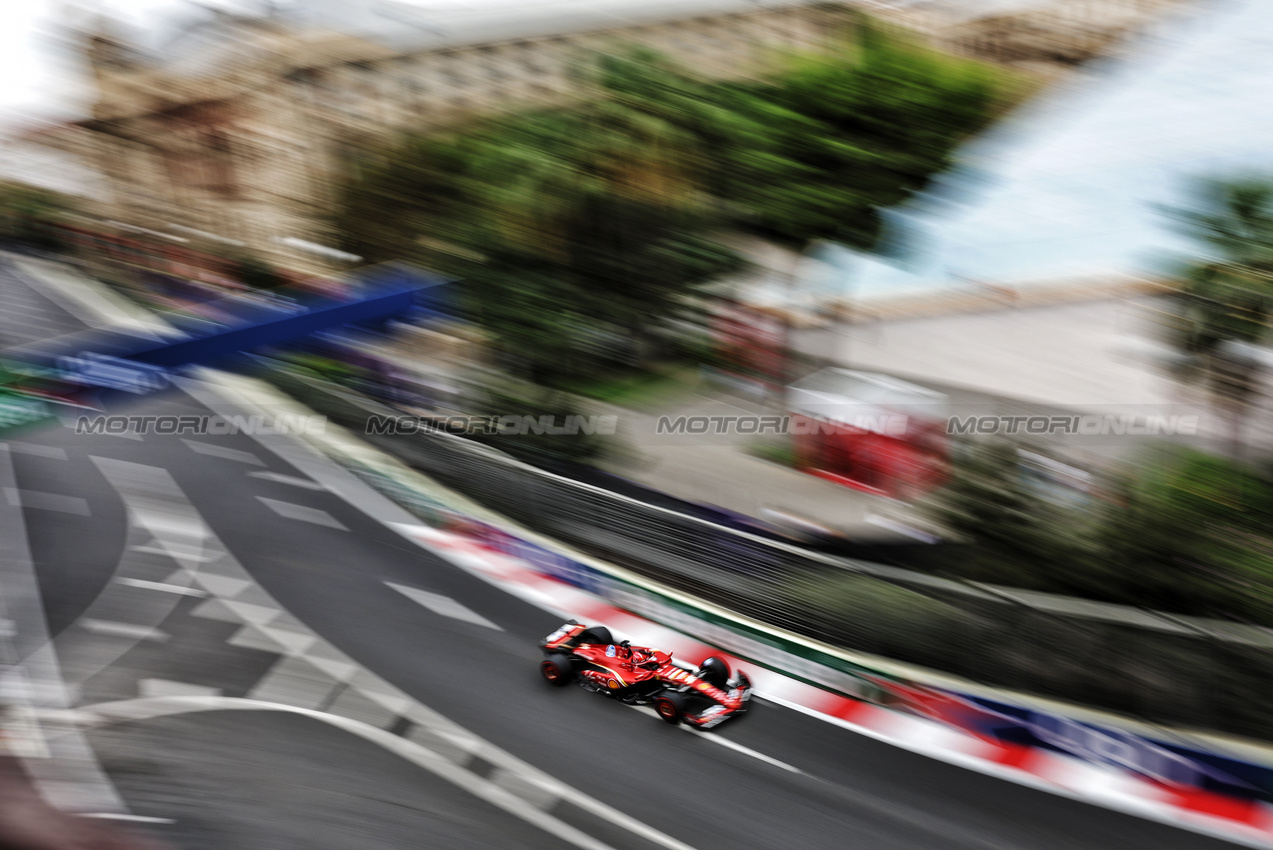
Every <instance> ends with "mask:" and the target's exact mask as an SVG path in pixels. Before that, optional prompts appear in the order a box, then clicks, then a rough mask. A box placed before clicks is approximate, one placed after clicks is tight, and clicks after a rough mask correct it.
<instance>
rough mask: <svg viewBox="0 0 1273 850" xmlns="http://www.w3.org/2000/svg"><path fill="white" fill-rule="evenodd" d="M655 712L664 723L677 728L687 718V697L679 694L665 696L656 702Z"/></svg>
mask: <svg viewBox="0 0 1273 850" xmlns="http://www.w3.org/2000/svg"><path fill="white" fill-rule="evenodd" d="M654 710H655V711H657V712H658V713H659V717H661V718H662V719H663V721H664V722H666V723H671V724H672V725H673V726H675V725H676V724H678V723H680V722H681V718H683V717H684V716H685V697H684V696H683V695H682V694H678V693H670V694H663V695H662V696H660V697H659V698H658V699H656V700H655V701H654Z"/></svg>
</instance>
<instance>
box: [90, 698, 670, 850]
mask: <svg viewBox="0 0 1273 850" xmlns="http://www.w3.org/2000/svg"><path fill="white" fill-rule="evenodd" d="M419 707H420V708H421V709H424V706H419ZM91 709H92V711H93V713H94V714H96V715H97V716H98V718H99V722H102V723H122V722H128V721H138V720H146V719H149V718H153V717H167V716H172V715H180V714H187V713H190V712H198V711H233V710H257V711H284V712H289V713H292V714H299V715H302V716H304V717H310V718H313V719H314V720H318V721H321V722H323V723H327V724H330V725H332V726H335V727H337V728H338V729H343V730H345V731H346V732H349V733H351V734H354V735H357V736H359V737H360V738H363V739H365V740H368V741H371V742H372V743H375V744H378V745H379V746H381V747H383V748H384V749H386V750H388V751H389V752H391V753H394V754H395V755H397V756H399V757H400V758H404V759H406V760H407V761H410V762H411V763H413V764H416V765H418V766H420V767H422V768H424V769H425V770H428V771H430V772H431V773H434V774H436V775H437V776H439V777H441V778H443V779H445V780H447V781H448V782H451V783H453V784H455V785H457V786H459V787H460V788H463V789H464V790H466V791H468V792H469V793H470V794H473V795H474V796H476V797H479V798H481V799H483V800H486V801H487V802H489V803H492V804H493V805H496V806H498V807H500V808H501V809H503V810H504V811H506V812H509V813H510V814H512V815H515V816H517V817H519V818H521V819H522V820H524V821H526V822H527V823H529V824H531V825H533V826H536V827H538V828H540V829H542V830H544V831H545V832H547V833H549V834H550V835H554V836H556V837H557V838H560V839H561V840H562V841H563V842H568V843H570V844H572V845H574V846H575V847H579V848H582V850H613V848H612V847H611V845H609V844H605V843H604V842H602V841H599V840H598V839H596V838H593V837H592V836H591V835H588V834H587V833H586V832H583V831H582V830H580V829H579V828H578V827H574V826H571V825H570V824H568V823H566V822H565V821H562V820H560V819H558V818H556V817H553V816H552V815H551V814H549V813H548V812H546V811H544V809H542V808H541V807H540V806H539V805H536V803H534V802H531V801H529V800H527V799H525V798H523V797H521V796H519V795H518V794H516V793H513V792H512V791H510V790H509V787H508V786H509V783H508V782H507V781H506V780H504V781H501V782H500V783H496V782H493V781H490V780H487V779H482V778H481V777H479V776H477V775H476V774H474V773H472V772H471V771H469V770H468V769H466V768H464V767H461V766H460V765H457V764H456V763H455V762H454V761H452V760H451V759H449V758H447V757H446V756H444V755H442V754H440V753H439V752H437V751H436V750H433V749H430V748H429V747H426V746H423V745H421V744H419V743H417V742H416V741H412V740H409V739H407V738H400V737H398V736H397V735H395V734H393V733H392V732H388V731H386V730H384V729H377V728H376V727H374V726H370V725H368V724H366V723H363V722H361V721H359V720H354V719H352V718H348V717H342V716H341V715H338V714H328V713H325V712H321V711H316V710H313V709H306V708H299V707H297V706H294V705H287V704H284V703H277V702H265V701H257V700H251V699H237V698H233V697H161V698H155V699H137V700H124V701H121V702H109V703H97V704H96V705H93V706H91ZM478 754H479V755H481V756H482V757H483V758H486V759H488V760H491V761H495V762H496V764H497V766H498V768H500V769H505V770H514V771H516V772H518V773H520V774H521V775H522V776H523V777H524V778H525V779H526V780H527V781H528V782H535V783H537V784H539V785H542V786H543V788H544V789H545V790H546V792H547V793H549V794H551V795H553V796H555V797H557V798H558V799H562V800H567V801H569V802H571V803H573V804H574V805H576V806H579V807H580V808H582V809H584V810H586V811H589V812H591V813H592V814H594V815H596V816H597V817H599V818H603V819H605V820H607V821H609V822H610V823H611V824H613V825H615V826H617V827H619V828H620V829H625V830H627V831H629V832H632V833H634V834H635V835H637V836H639V837H641V838H644V839H645V840H646V841H649V842H651V843H653V844H658V845H660V846H662V847H666V848H668V850H694V848H692V847H691V846H690V845H688V844H686V843H684V842H683V841H678V840H677V839H675V838H673V837H672V836H670V835H667V834H666V833H663V832H659V831H658V830H657V829H655V828H654V827H652V826H649V825H648V824H645V823H643V822H641V821H639V820H637V819H635V818H633V817H631V816H630V815H627V814H624V813H623V812H621V811H619V810H618V809H615V808H612V807H610V806H608V805H606V804H605V803H602V802H601V801H599V800H596V799H594V798H592V797H589V796H588V795H587V794H584V793H583V792H581V791H578V790H576V789H574V788H572V787H570V786H569V785H565V784H564V783H562V782H561V781H560V780H557V779H554V778H553V777H551V776H549V775H548V774H545V773H543V772H542V771H540V770H538V769H536V768H533V767H531V766H530V765H527V764H525V763H524V762H521V761H520V760H519V759H517V758H515V757H513V756H511V755H508V754H507V753H504V752H503V751H502V750H498V749H497V748H495V747H493V746H490V745H486V746H485V747H483V748H482V749H481V750H480V751H479V753H478ZM536 797H537V798H538V799H542V795H539V794H537V795H536Z"/></svg>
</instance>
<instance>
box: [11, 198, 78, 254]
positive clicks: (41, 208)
mask: <svg viewBox="0 0 1273 850" xmlns="http://www.w3.org/2000/svg"><path fill="white" fill-rule="evenodd" d="M74 208H75V202H74V201H73V200H72V199H71V198H70V197H68V196H66V195H63V194H61V193H59V192H54V191H52V190H49V189H41V188H39V187H36V186H29V185H27V184H25V183H15V182H0V240H3V241H6V242H10V243H14V244H19V245H25V246H29V247H33V248H43V249H46V250H56V249H58V248H61V247H62V240H61V239H60V238H59V236H58V235H57V231H56V230H55V228H54V227H53V225H56V224H57V223H58V222H59V221H61V220H62V219H63V218H65V217H66V215H67V214H68V213H70V212H72V211H73V210H74Z"/></svg>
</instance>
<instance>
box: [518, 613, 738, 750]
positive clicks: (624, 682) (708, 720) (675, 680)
mask: <svg viewBox="0 0 1273 850" xmlns="http://www.w3.org/2000/svg"><path fill="white" fill-rule="evenodd" d="M540 648H541V649H542V650H543V651H544V660H543V661H542V662H541V663H540V665H539V670H540V672H541V673H543V674H544V678H545V679H547V680H548V683H549V684H552V685H567V684H570V683H571V682H577V683H578V684H580V685H582V686H583V687H584V689H585V690H589V691H592V692H594V693H603V694H605V695H607V696H610V697H613V698H615V699H618V700H621V701H623V702H626V703H630V704H632V705H653V706H654V709H655V711H657V712H658V713H659V717H662V718H663V719H664V720H666V721H667V722H668V723H673V724H675V723H680V722H681V721H685V722H686V723H688V724H690V725H691V726H697V727H698V728H700V729H710V728H712V727H713V726H716V725H718V724H720V723H723V722H724V721H726V720H728V719H729V718H731V717H733V716H734V715H736V714H741V713H742V712H744V711H746V710H747V706H748V703H749V702H750V700H751V681H750V680H749V679H748V678H747V676H746V674H744V673H742V672H741V671H740V672H739V673H738V675H737V676H735V677H734V678H733V679H730V677H729V665H728V664H726V663H725V660H724V659H722V658H718V657H716V656H714V655H713V656H712V657H710V658H708V659H707V660H706V661H704V662H703V663H702V664H701V665H699V667H698V669H697V670H694V671H693V672H691V671H689V670H685V669H683V668H681V667H679V666H677V665H676V664H674V663H673V662H672V654H671V653H670V652H663V651H662V650H658V649H652V648H650V647H644V646H632V645H631V644H629V643H628V642H627V641H626V640H625V641H620V642H616V641H615V640H614V638H613V637H612V636H611V635H610V630H609V629H607V628H606V627H605V626H592V627H591V628H587V627H584V626H581V625H579V624H578V623H576V622H574V621H573V620H572V621H570V622H569V623H566V624H565V625H564V626H562V627H561V628H559V629H557V631H555V632H553V633H552V634H550V635H549V636H548V637H546V638H544V641H543V643H541V644H540Z"/></svg>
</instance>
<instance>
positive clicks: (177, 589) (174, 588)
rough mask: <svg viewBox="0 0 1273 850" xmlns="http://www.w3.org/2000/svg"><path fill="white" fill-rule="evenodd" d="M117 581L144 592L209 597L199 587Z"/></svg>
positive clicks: (132, 579) (120, 579)
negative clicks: (151, 591) (154, 591)
mask: <svg viewBox="0 0 1273 850" xmlns="http://www.w3.org/2000/svg"><path fill="white" fill-rule="evenodd" d="M115 581H117V582H119V583H120V584H126V585H128V586H129V587H140V588H142V589H143V590H158V591H162V592H163V593H178V594H181V595H182V596H207V595H208V594H207V592H206V591H203V590H200V589H199V588H197V587H185V586H183V585H180V584H164V583H163V582H161V581H146V580H145V579H143V578H117V579H115Z"/></svg>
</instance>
